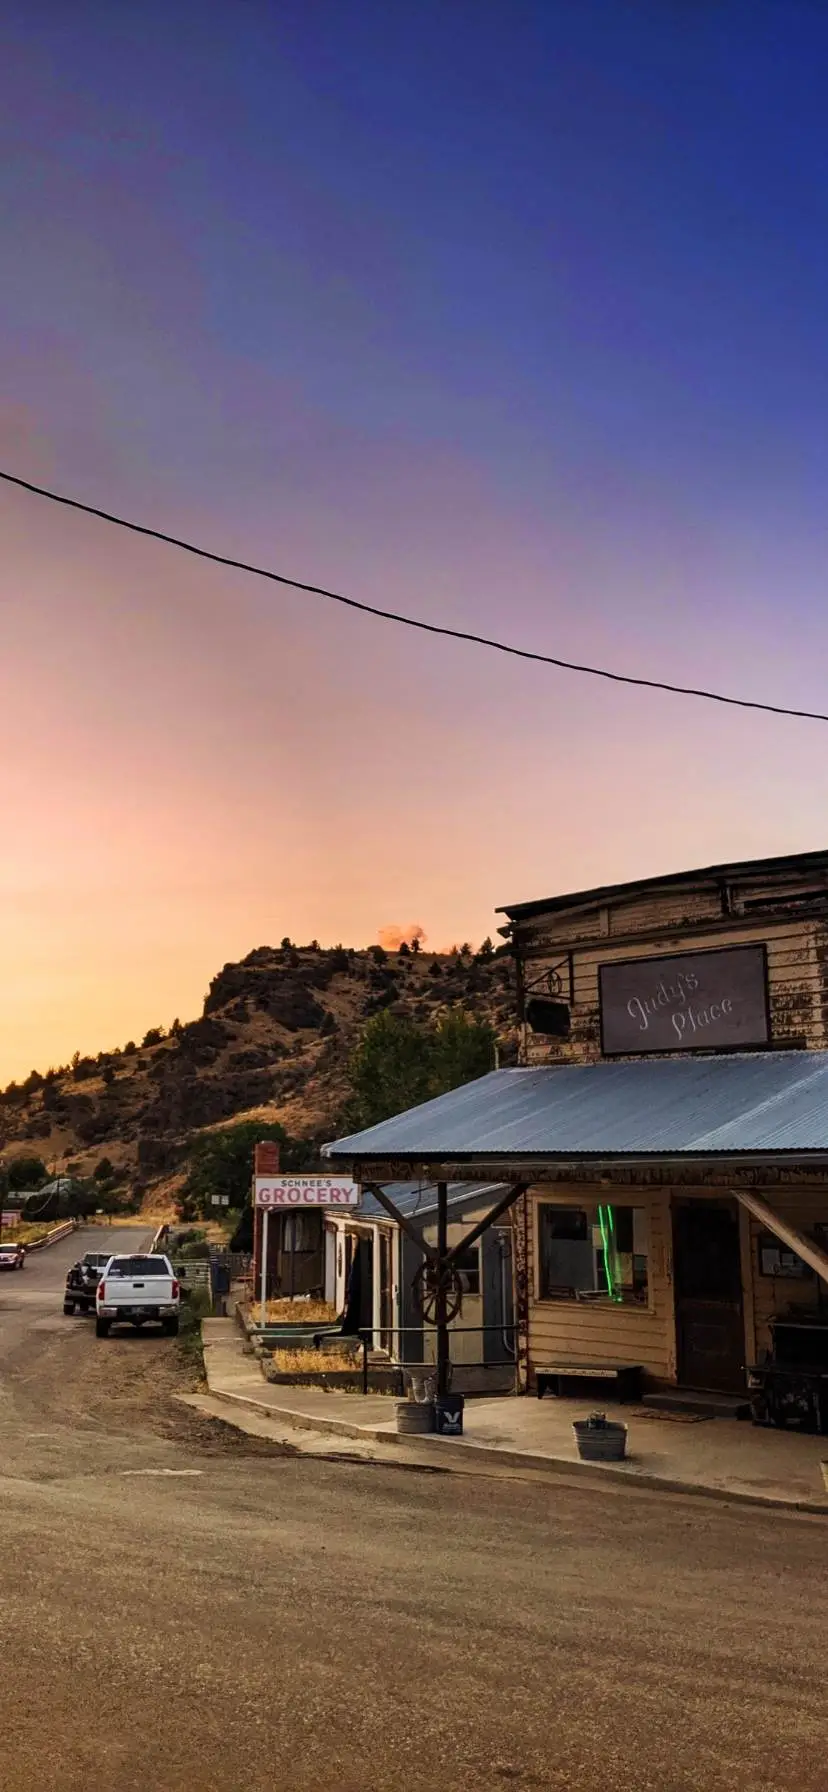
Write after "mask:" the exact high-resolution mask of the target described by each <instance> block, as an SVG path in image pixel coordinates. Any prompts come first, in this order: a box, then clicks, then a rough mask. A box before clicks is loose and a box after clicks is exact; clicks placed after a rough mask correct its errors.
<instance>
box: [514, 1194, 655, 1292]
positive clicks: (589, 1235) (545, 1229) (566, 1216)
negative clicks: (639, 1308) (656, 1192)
mask: <svg viewBox="0 0 828 1792" xmlns="http://www.w3.org/2000/svg"><path fill="white" fill-rule="evenodd" d="M646 1222H647V1214H646V1210H645V1209H644V1208H643V1207H627V1206H618V1205H616V1203H615V1202H601V1203H599V1204H597V1205H596V1206H589V1207H558V1206H556V1205H555V1204H554V1203H553V1202H551V1201H542V1202H541V1203H540V1205H539V1207H538V1256H539V1269H540V1274H539V1287H540V1297H541V1299H542V1300H582V1301H612V1302H614V1303H615V1304H622V1303H629V1302H634V1303H635V1304H646V1300H647V1258H648V1248H647V1228H646Z"/></svg>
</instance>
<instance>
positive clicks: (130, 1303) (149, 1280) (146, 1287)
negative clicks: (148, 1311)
mask: <svg viewBox="0 0 828 1792" xmlns="http://www.w3.org/2000/svg"><path fill="white" fill-rule="evenodd" d="M174 1299H175V1295H174V1290H173V1278H172V1276H141V1277H137V1276H136V1277H132V1276H113V1277H112V1278H111V1279H110V1278H109V1277H107V1280H106V1284H105V1292H104V1300H105V1302H106V1305H107V1306H108V1307H163V1306H171V1305H172V1303H173V1301H174Z"/></svg>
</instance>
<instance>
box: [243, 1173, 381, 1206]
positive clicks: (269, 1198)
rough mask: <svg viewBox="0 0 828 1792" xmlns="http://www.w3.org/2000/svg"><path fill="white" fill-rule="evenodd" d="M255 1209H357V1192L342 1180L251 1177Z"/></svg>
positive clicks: (355, 1187)
mask: <svg viewBox="0 0 828 1792" xmlns="http://www.w3.org/2000/svg"><path fill="white" fill-rule="evenodd" d="M253 1181H254V1188H255V1198H256V1206H257V1207H358V1206H359V1197H360V1188H359V1183H358V1182H350V1181H349V1180H348V1178H347V1177H344V1176H255V1177H254V1179H253Z"/></svg>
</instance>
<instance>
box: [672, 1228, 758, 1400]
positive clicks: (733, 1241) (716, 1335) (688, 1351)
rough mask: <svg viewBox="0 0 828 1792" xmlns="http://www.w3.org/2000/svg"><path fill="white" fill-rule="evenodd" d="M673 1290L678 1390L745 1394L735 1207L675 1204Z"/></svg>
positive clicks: (742, 1321) (743, 1339)
mask: <svg viewBox="0 0 828 1792" xmlns="http://www.w3.org/2000/svg"><path fill="white" fill-rule="evenodd" d="M673 1284H674V1289H675V1301H676V1343H677V1349H678V1379H679V1384H680V1386H682V1387H686V1388H699V1389H710V1390H711V1391H712V1392H715V1393H725V1394H736V1393H743V1392H744V1389H745V1326H744V1317H743V1313H742V1269H741V1257H740V1250H739V1216H738V1213H737V1211H736V1208H735V1206H733V1205H731V1203H729V1202H724V1201H706V1200H697V1201H681V1202H678V1203H676V1205H675V1206H674V1208H673Z"/></svg>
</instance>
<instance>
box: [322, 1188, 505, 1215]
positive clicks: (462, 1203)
mask: <svg viewBox="0 0 828 1792" xmlns="http://www.w3.org/2000/svg"><path fill="white" fill-rule="evenodd" d="M382 1187H383V1188H384V1189H385V1192H386V1194H387V1195H389V1196H390V1198H391V1200H392V1201H393V1203H394V1206H395V1207H398V1208H399V1210H400V1213H402V1214H404V1215H405V1217H406V1218H407V1219H421V1218H424V1217H425V1215H426V1214H429V1213H433V1212H434V1211H435V1210H436V1207H437V1184H436V1182H384V1183H383V1184H382ZM500 1192H501V1185H500V1183H497V1182H495V1183H492V1182H472V1183H469V1182H450V1183H449V1187H448V1200H449V1207H468V1206H469V1204H470V1203H473V1202H474V1201H475V1200H479V1199H480V1197H481V1196H482V1195H491V1197H492V1200H493V1201H495V1200H496V1199H497V1196H498V1195H499V1194H500ZM353 1218H354V1219H359V1220H387V1219H390V1214H387V1213H386V1211H385V1208H384V1207H381V1206H380V1203H379V1201H378V1200H377V1199H376V1197H375V1196H374V1195H372V1194H371V1193H370V1191H369V1190H368V1189H366V1190H365V1193H364V1195H363V1197H362V1206H361V1207H360V1208H359V1211H358V1212H356V1213H354V1215H353Z"/></svg>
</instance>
